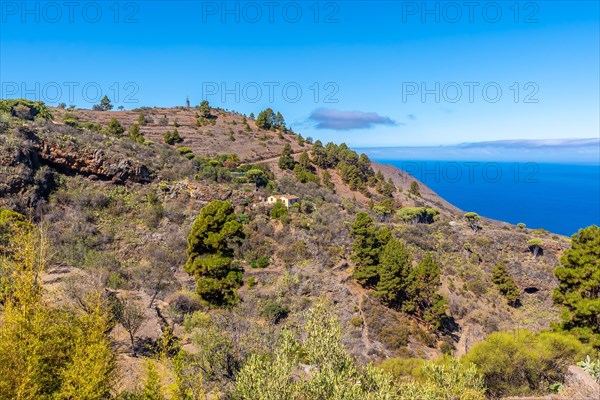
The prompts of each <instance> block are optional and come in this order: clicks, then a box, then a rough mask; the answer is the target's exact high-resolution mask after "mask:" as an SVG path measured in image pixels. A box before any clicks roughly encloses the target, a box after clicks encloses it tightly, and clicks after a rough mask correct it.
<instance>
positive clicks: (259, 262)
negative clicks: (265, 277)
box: [250, 256, 271, 268]
mask: <svg viewBox="0 0 600 400" xmlns="http://www.w3.org/2000/svg"><path fill="white" fill-rule="evenodd" d="M270 263H271V258H270V257H269V256H260V257H258V258H257V259H256V260H254V261H252V262H251V263H250V266H251V267H252V268H267V267H268V266H269V264H270Z"/></svg>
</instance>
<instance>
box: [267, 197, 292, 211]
mask: <svg viewBox="0 0 600 400" xmlns="http://www.w3.org/2000/svg"><path fill="white" fill-rule="evenodd" d="M277 200H280V201H281V202H282V203H283V204H285V206H286V207H288V208H289V207H291V206H293V205H294V204H296V203H298V202H300V198H298V197H296V196H290V195H287V194H286V195H280V194H276V195H274V196H269V198H268V199H267V203H269V204H275V203H276V202H277Z"/></svg>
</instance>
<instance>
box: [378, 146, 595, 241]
mask: <svg viewBox="0 0 600 400" xmlns="http://www.w3.org/2000/svg"><path fill="white" fill-rule="evenodd" d="M367 154H368V152H367ZM369 156H370V157H371V159H373V160H374V161H377V162H379V163H383V164H392V165H394V166H396V167H398V168H400V169H402V170H404V171H406V172H408V173H410V174H412V175H413V176H414V177H415V178H417V179H419V180H420V181H422V182H423V183H424V184H426V185H427V186H429V187H430V188H431V189H432V190H433V191H435V192H436V193H437V194H439V195H440V196H441V197H443V198H444V199H446V200H447V201H449V202H450V203H452V204H454V205H455V206H457V207H459V208H460V209H462V210H464V211H474V212H476V213H478V214H479V215H482V216H485V217H488V218H493V219H496V220H500V221H506V222H510V223H512V224H517V223H519V222H523V223H525V224H526V225H527V227H528V228H544V229H547V230H549V231H551V232H554V233H558V234H562V235H567V236H570V235H572V234H574V233H576V232H577V231H578V230H579V229H580V228H584V227H586V226H589V225H594V224H595V225H598V226H600V165H599V164H590V163H588V164H575V163H572V164H553V163H539V162H535V163H533V162H529V163H523V162H515V163H512V162H505V161H503V162H491V161H431V160H427V161H412V160H411V161H408V160H404V161H401V160H390V159H387V160H386V159H384V158H378V157H377V155H376V154H369Z"/></svg>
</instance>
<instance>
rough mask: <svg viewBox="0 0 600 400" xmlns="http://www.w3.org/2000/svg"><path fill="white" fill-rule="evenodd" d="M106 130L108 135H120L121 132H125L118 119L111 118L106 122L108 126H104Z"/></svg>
mask: <svg viewBox="0 0 600 400" xmlns="http://www.w3.org/2000/svg"><path fill="white" fill-rule="evenodd" d="M106 131H107V132H108V133H109V134H110V135H113V136H121V135H123V132H125V128H123V126H122V125H121V124H120V123H119V121H117V120H116V119H114V118H113V119H111V120H110V122H109V123H108V127H107V128H106Z"/></svg>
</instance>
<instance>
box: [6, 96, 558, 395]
mask: <svg viewBox="0 0 600 400" xmlns="http://www.w3.org/2000/svg"><path fill="white" fill-rule="evenodd" d="M52 113H53V114H54V122H44V121H41V120H35V121H27V120H24V119H18V118H8V119H6V118H5V120H3V121H2V123H1V124H0V149H1V153H0V207H2V208H7V209H14V210H16V211H19V212H22V213H25V214H28V215H30V216H31V217H32V218H33V219H34V220H35V221H37V222H39V223H40V224H41V225H42V226H44V227H45V230H46V233H47V236H48V238H49V240H50V242H51V244H52V249H53V257H52V265H51V267H50V269H49V270H48V271H47V274H46V275H45V276H44V281H45V283H46V284H47V285H48V287H49V288H50V289H51V290H50V295H51V296H54V299H55V301H56V302H61V301H75V302H76V301H77V293H80V292H81V291H85V288H86V287H87V286H86V285H95V284H98V283H100V284H102V285H104V286H105V287H106V290H107V291H110V292H111V293H116V294H117V295H119V296H126V297H132V298H138V299H139V300H140V301H142V302H143V303H144V304H145V305H146V310H145V322H144V324H143V326H142V328H141V329H140V330H139V331H138V332H137V337H138V338H139V339H140V340H139V342H138V343H139V349H138V350H140V351H143V348H144V347H143V343H147V342H152V341H153V340H156V339H157V338H158V337H159V336H160V335H161V332H162V330H163V329H164V327H165V326H167V325H172V326H173V327H174V331H175V334H176V335H177V336H179V337H180V339H181V340H182V342H183V343H184V344H185V345H186V346H189V347H190V348H193V347H194V346H195V344H194V343H193V341H192V339H191V337H188V335H187V334H186V332H185V330H184V328H183V321H184V319H185V316H186V315H187V314H189V313H190V312H192V311H195V310H206V311H207V312H209V313H211V314H212V315H213V317H214V318H215V320H217V321H220V322H219V324H220V326H221V328H222V329H223V330H224V331H226V332H230V333H231V334H232V335H239V334H240V332H244V333H245V334H247V336H248V337H253V338H255V336H253V335H256V337H259V338H260V339H259V340H258V342H256V343H255V345H256V346H270V345H271V344H270V341H271V340H272V337H273V336H272V335H273V334H274V333H275V332H277V331H278V330H279V329H280V326H281V325H282V321H284V320H285V321H286V323H289V324H291V325H294V324H297V323H299V318H301V311H303V310H306V309H307V308H308V307H310V305H311V304H313V303H314V302H315V301H316V299H319V298H327V299H330V300H331V301H332V304H333V305H334V307H335V311H336V313H337V314H338V316H339V318H340V321H341V323H342V324H343V326H344V338H343V341H344V343H345V344H346V345H347V347H348V349H349V350H350V351H351V352H352V353H353V354H355V355H356V356H358V357H359V358H360V359H362V360H364V361H370V360H378V359H381V358H384V357H390V356H394V355H407V356H408V355H414V356H419V357H425V358H431V357H434V356H436V355H439V354H441V351H442V350H443V351H454V352H456V353H457V354H461V353H463V352H464V351H465V350H467V349H468V348H470V347H471V346H472V345H473V344H474V343H476V342H478V341H480V340H482V339H483V338H484V337H485V335H486V334H489V333H491V332H494V331H497V330H501V329H513V328H530V329H533V330H539V329H542V328H547V327H549V325H550V323H551V322H553V321H555V320H556V319H557V316H558V312H557V310H556V309H555V308H554V306H553V305H552V300H551V291H552V289H553V288H554V287H555V286H556V282H555V279H554V278H553V275H552V271H553V269H554V268H555V267H556V266H557V265H558V258H559V256H560V254H561V252H562V251H563V250H564V249H566V248H567V247H568V240H567V238H565V237H562V236H558V235H553V234H551V233H549V232H546V231H543V230H538V231H531V230H529V229H526V228H519V227H516V226H513V225H510V224H506V223H503V222H498V221H493V220H488V219H485V218H482V219H481V220H480V222H479V227H478V228H473V227H471V226H469V224H468V221H466V220H465V218H464V212H463V211H461V210H459V209H457V208H456V207H454V206H452V205H451V204H449V203H448V202H446V201H445V200H443V199H442V198H440V197H439V196H437V195H436V194H435V193H434V192H432V191H431V190H430V189H428V188H427V187H426V186H424V185H423V184H421V183H417V184H418V187H419V190H418V194H417V193H414V191H412V192H411V186H414V183H413V182H415V180H414V179H413V178H412V177H410V176H408V175H407V174H406V173H404V172H402V171H399V170H398V169H396V168H394V167H392V166H387V165H378V164H375V163H373V164H372V167H373V169H374V171H375V172H378V171H380V172H381V173H382V175H383V177H384V178H385V181H389V180H390V179H391V181H392V182H393V187H394V190H393V193H391V196H388V195H385V196H384V195H382V194H380V193H378V191H377V190H376V189H375V188H374V187H366V188H365V189H361V190H360V191H358V190H352V188H351V185H349V184H347V183H344V179H343V177H342V175H341V173H340V170H339V168H337V169H336V168H331V169H328V170H327V171H328V173H329V174H330V175H331V178H330V180H331V185H330V186H329V187H327V185H326V184H325V183H324V178H323V177H324V170H323V169H322V168H320V167H318V166H316V165H313V166H311V167H312V168H314V170H315V174H316V175H317V176H319V177H320V179H321V184H320V185H319V184H317V183H315V182H306V183H301V182H299V181H298V179H297V176H296V175H295V174H294V173H293V172H292V171H289V170H281V169H280V168H279V167H278V158H279V156H280V154H281V153H282V150H283V149H284V146H285V145H286V144H288V145H289V146H290V147H291V149H292V152H293V153H294V157H295V158H296V160H298V159H299V154H300V153H301V152H303V151H307V152H308V154H311V148H312V146H313V145H312V144H310V143H308V142H304V141H303V140H302V139H301V138H299V137H298V136H297V135H296V134H294V133H291V132H284V133H282V132H276V131H270V130H269V131H265V130H260V129H258V128H257V127H256V124H255V122H254V121H252V120H250V119H246V121H247V123H248V126H249V129H246V127H245V123H244V121H245V117H244V116H242V115H240V114H235V113H230V112H225V111H222V110H213V114H214V119H213V120H211V121H214V122H206V121H204V122H200V123H199V122H198V121H199V118H198V117H197V116H196V114H197V110H195V109H182V108H179V109H149V108H148V109H147V108H144V109H140V110H136V111H119V112H99V111H89V110H69V111H65V110H59V109H53V110H52ZM140 115H143V116H144V117H143V120H144V123H143V124H141V125H140V133H141V134H142V135H143V136H144V138H145V140H144V141H142V143H139V141H136V140H134V139H132V138H130V137H129V136H127V131H128V130H129V129H130V127H131V126H132V125H133V124H134V123H136V122H137V121H138V120H139V119H140ZM112 119H116V120H117V121H119V122H120V124H121V125H122V127H123V128H124V129H125V132H124V135H119V134H117V135H115V134H111V133H110V132H108V126H109V123H110V121H111V120H112ZM65 122H66V123H65ZM174 129H177V131H178V133H179V135H180V136H181V138H182V139H183V141H182V142H181V143H178V144H176V145H167V144H165V143H164V142H163V136H164V134H165V133H166V132H167V131H173V130H174ZM182 147H183V148H185V147H188V148H189V149H183V150H182V149H181V148H182ZM178 149H179V150H178ZM231 154H236V155H237V160H236V159H232V158H231V157H229V156H228V155H231ZM219 156H223V157H222V159H220V161H219ZM228 157H229V158H228ZM223 160H225V161H223ZM227 160H229V161H227ZM312 161H313V164H314V159H313V160H312ZM228 162H230V164H227V163H228ZM250 164H254V167H255V168H262V170H263V171H265V174H266V175H269V176H270V177H269V179H268V180H269V183H268V184H266V185H258V184H257V183H256V182H252V181H250V180H249V179H248V178H247V175H245V174H246V173H247V172H248V169H246V170H245V171H244V169H243V168H244V166H246V167H248V166H249V165H250ZM259 164H261V165H259ZM273 193H286V194H292V195H296V196H298V197H300V199H301V204H300V206H299V207H292V208H290V210H289V211H288V215H287V218H283V219H281V218H273V217H272V216H271V214H270V207H269V206H267V205H266V204H265V201H264V200H265V199H266V198H267V197H268V196H269V195H271V194H273ZM214 199H220V200H228V201H230V202H231V203H232V204H233V205H234V207H235V210H236V212H237V213H238V215H242V216H243V218H242V220H243V223H244V227H245V231H246V232H247V239H246V240H245V241H244V242H243V243H242V244H241V245H240V246H239V247H238V248H237V249H236V259H237V260H238V262H239V265H240V267H241V268H242V269H243V270H244V275H243V276H244V285H243V286H242V287H241V288H240V290H239V297H240V301H239V302H238V303H237V305H235V306H234V307H232V308H231V309H214V308H210V307H208V306H207V305H206V304H203V303H202V302H200V301H199V300H198V299H197V298H196V297H194V295H193V293H192V292H193V291H194V280H193V279H192V278H191V277H190V276H189V275H188V274H187V273H186V272H185V271H184V270H183V265H184V263H185V260H186V257H187V256H186V238H187V235H188V233H189V231H190V229H191V226H192V223H193V221H194V219H195V217H196V216H197V215H198V212H199V210H200V208H201V207H202V206H204V205H206V204H207V203H208V202H210V201H211V200H214ZM385 201H388V203H385ZM390 201H391V203H390ZM382 202H383V203H382ZM378 204H392V205H391V206H390V207H393V211H394V212H393V213H392V214H378V213H377V212H374V211H373V210H375V208H374V206H376V205H378ZM406 207H427V208H434V209H436V210H437V211H438V212H439V216H438V217H436V219H435V221H434V222H432V223H428V224H427V223H411V222H406V221H403V220H402V219H400V218H398V217H397V216H396V214H395V212H396V210H398V209H401V208H406ZM360 211H366V212H368V213H370V214H371V215H373V217H374V218H375V219H377V220H378V221H379V223H380V224H381V225H382V226H383V225H385V226H388V227H389V228H390V229H391V230H392V232H393V234H394V235H395V236H397V237H398V238H400V239H401V240H402V241H403V242H404V243H406V244H407V246H408V248H409V250H410V252H411V254H412V255H413V258H414V260H415V262H417V261H420V260H421V259H422V258H423V257H424V255H425V254H426V252H431V253H433V254H434V255H435V257H436V259H437V260H438V262H439V263H440V264H441V266H442V270H441V275H442V277H441V282H442V285H441V288H440V293H441V294H443V295H444V296H445V298H446V299H447V300H448V303H449V308H448V311H447V314H448V316H449V317H450V319H451V321H452V325H451V326H450V327H448V329H446V330H445V331H436V330H432V329H430V327H429V326H428V324H426V323H425V322H424V321H422V320H419V319H416V318H414V317H412V316H410V315H408V314H406V313H404V312H401V311H398V310H395V309H392V308H388V307H385V306H384V305H382V304H381V303H380V302H379V301H378V300H377V298H376V297H374V296H373V295H372V291H371V290H369V289H365V288H363V287H361V286H360V285H359V284H358V283H357V282H356V281H355V279H353V276H352V272H353V270H354V267H355V265H354V262H353V261H352V259H351V257H350V255H351V245H352V240H353V239H352V237H351V234H350V227H351V225H352V222H353V221H354V218H355V216H356V214H357V213H358V212H360ZM466 211H469V210H466ZM532 239H537V240H539V246H538V247H539V248H540V249H541V250H540V249H533V246H532V245H531V243H532V242H531V240H532ZM536 243H538V242H536ZM534 250H540V251H539V252H538V254H537V256H534V254H533V251H534ZM500 262H503V263H504V264H505V265H506V267H508V271H509V272H510V274H511V275H512V277H513V279H514V281H515V282H516V285H517V286H518V288H519V290H520V292H521V294H520V298H519V301H518V303H517V304H515V305H509V304H508V302H507V300H506V299H505V298H504V297H503V296H502V295H501V293H500V292H499V290H498V288H497V287H496V285H494V284H493V283H492V270H493V268H494V267H496V266H497V265H498V264H499V263H500ZM164 271H167V273H164ZM273 304H277V305H278V306H280V307H281V309H282V310H285V312H284V313H282V314H281V318H276V319H274V318H273V317H272V315H271V314H270V313H269V311H268V310H269V307H271V308H272V305H273ZM113 336H114V338H115V340H116V341H117V343H118V347H119V349H120V351H121V352H122V355H121V359H122V363H123V365H124V366H125V368H130V369H131V374H125V375H128V378H127V379H126V381H125V382H124V385H127V384H128V381H129V380H130V379H131V380H133V379H134V377H135V374H136V373H138V372H139V371H138V370H137V369H136V368H135V365H137V364H139V363H137V361H135V357H131V354H130V350H129V345H128V342H127V335H126V333H125V331H124V329H123V328H122V327H120V326H117V327H116V328H115V329H114V332H113ZM136 371H137V372H136ZM129 383H130V382H129Z"/></svg>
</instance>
